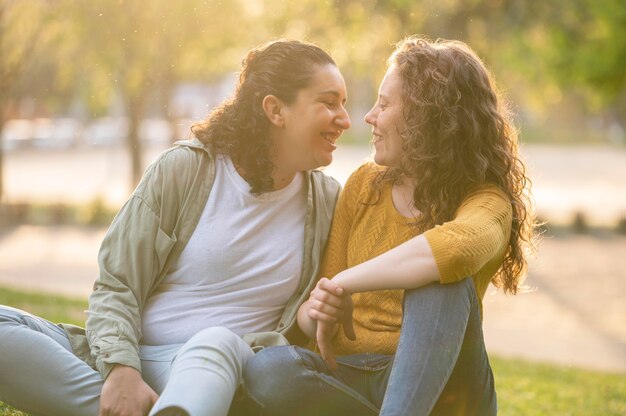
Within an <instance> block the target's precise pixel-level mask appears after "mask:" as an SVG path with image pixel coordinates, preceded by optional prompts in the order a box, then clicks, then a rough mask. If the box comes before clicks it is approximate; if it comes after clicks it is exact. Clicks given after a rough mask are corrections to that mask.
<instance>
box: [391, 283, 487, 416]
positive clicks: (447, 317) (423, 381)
mask: <svg viewBox="0 0 626 416" xmlns="http://www.w3.org/2000/svg"><path fill="white" fill-rule="evenodd" d="M480 327H481V318H480V306H479V303H478V299H477V296H476V291H475V289H474V284H473V281H472V280H471V279H470V278H466V279H464V280H462V281H460V282H457V283H452V284H446V285H441V284H432V285H428V286H425V287H422V288H419V289H414V290H409V291H406V293H405V299H404V311H403V320H402V330H401V334H400V341H399V343H398V348H397V351H396V355H395V358H394V363H393V367H392V369H391V373H390V376H389V383H388V385H387V391H386V393H385V398H384V401H383V405H382V409H381V413H380V414H381V415H382V416H391V415H394V416H397V415H429V414H434V413H431V412H433V411H436V413H440V414H456V413H454V411H455V410H454V409H455V408H458V407H463V406H468V405H469V408H467V409H465V410H466V411H464V412H461V413H460V414H463V415H472V414H480V415H483V414H484V415H489V414H492V413H474V412H469V410H470V408H472V409H474V408H476V407H477V406H479V405H480V404H481V403H483V402H485V401H486V402H488V404H487V405H485V406H483V407H482V408H485V407H486V408H490V409H491V408H494V406H495V391H494V390H493V376H492V375H491V369H490V368H489V362H488V360H486V357H487V355H486V352H485V346H484V340H483V338H482V330H480ZM477 357H478V358H477ZM457 362H458V363H459V364H463V365H462V366H461V367H459V368H460V369H457ZM455 370H456V375H457V376H456V377H454V378H451V375H452V374H453V372H454V371H455ZM468 375H475V376H476V378H474V379H466V378H465V377H467V376H468ZM449 380H450V381H453V380H454V383H453V384H452V385H450V386H448V382H449ZM468 386H476V388H475V389H473V390H472V393H475V390H478V391H480V392H481V394H482V396H480V399H477V398H476V397H475V396H474V397H471V396H468V395H459V394H456V393H455V392H456V391H457V390H456V389H458V391H459V392H463V391H465V390H464V389H465V388H466V387H468ZM444 392H446V393H447V394H442V393H444ZM461 396H463V397H461ZM483 396H484V397H483ZM444 399H445V400H444ZM465 400H469V401H470V403H465ZM472 401H474V402H476V401H478V402H480V403H478V404H477V403H473V402H472Z"/></svg>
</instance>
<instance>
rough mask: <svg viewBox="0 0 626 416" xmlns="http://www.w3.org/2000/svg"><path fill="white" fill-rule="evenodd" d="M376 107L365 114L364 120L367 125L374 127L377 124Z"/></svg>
mask: <svg viewBox="0 0 626 416" xmlns="http://www.w3.org/2000/svg"><path fill="white" fill-rule="evenodd" d="M375 109H376V106H374V107H372V108H371V109H370V111H368V112H367V114H365V117H364V120H365V122H366V123H367V124H369V125H371V126H373V125H374V124H375V123H376V114H375Z"/></svg>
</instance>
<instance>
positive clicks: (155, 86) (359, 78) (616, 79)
mask: <svg viewBox="0 0 626 416" xmlns="http://www.w3.org/2000/svg"><path fill="white" fill-rule="evenodd" d="M409 34H424V35H428V36H430V37H432V38H437V37H443V38H448V39H460V40H463V41H466V42H467V43H468V44H469V45H470V46H472V47H473V48H474V49H475V50H476V51H477V52H478V54H479V55H480V56H481V57H483V59H484V61H485V62H486V64H487V65H488V67H489V68H490V69H491V70H492V71H493V73H494V75H495V78H496V79H497V81H498V83H499V87H500V89H501V90H502V92H503V93H504V95H505V96H506V97H507V98H508V99H509V100H510V102H511V105H512V107H513V109H514V110H515V113H516V125H517V126H518V128H519V129H520V137H521V142H522V154H523V156H524V158H525V160H526V161H527V164H528V168H529V173H530V176H531V178H532V180H533V183H534V185H533V189H534V195H535V200H536V208H537V211H538V213H539V215H540V217H541V218H542V219H543V220H544V221H546V226H545V227H544V230H545V231H546V233H545V236H544V239H543V242H542V243H541V245H540V246H539V253H538V255H537V257H536V258H535V259H534V260H532V261H531V267H530V274H529V278H528V284H529V286H531V287H532V288H533V289H534V290H533V291H531V292H530V293H526V294H522V295H520V296H517V297H515V298H513V297H505V296H503V295H502V294H500V293H498V294H492V293H489V294H488V295H487V297H486V299H485V333H486V338H487V344H488V348H489V350H490V351H491V352H494V353H495V354H498V355H500V356H521V357H526V358H529V359H532V360H537V361H548V362H556V363H559V364H563V365H568V366H577V367H585V368H593V369H600V370H605V371H611V372H618V373H626V323H625V322H626V302H625V300H624V294H625V293H626V263H624V259H625V258H626V237H625V235H626V138H625V136H626V134H625V129H626V4H624V2H623V0H571V1H569V2H562V1H559V0H543V1H525V0H437V1H434V0H426V1H416V0H334V1H330V0H329V1H321V0H298V1H278V0H230V1H229V0H224V1H199V0H184V1H183V0H177V1H172V0H132V1H123V0H93V1H69V0H58V1H43V0H40V1H36V0H0V131H1V141H0V215H1V217H0V286H5V287H18V288H23V289H29V290H39V291H44V292H46V293H48V292H50V293H63V294H69V295H72V296H78V297H85V296H86V295H87V294H88V293H89V290H90V287H91V282H92V281H93V279H94V277H95V276H96V274H97V263H96V255H97V250H98V244H99V241H100V239H101V238H102V236H103V233H104V232H105V230H106V225H107V224H108V222H109V221H110V219H111V216H112V215H113V214H114V213H115V211H116V210H117V209H118V208H119V207H120V205H121V204H122V203H123V202H124V200H125V199H126V198H127V197H128V195H129V193H130V192H131V190H132V189H133V187H134V185H135V184H136V183H137V181H138V178H139V177H140V176H141V174H142V172H143V170H144V169H145V167H146V166H147V164H148V163H149V162H150V161H151V160H152V159H154V157H155V156H156V155H157V154H158V153H159V152H161V151H162V150H164V149H166V148H167V147H169V146H170V145H171V144H172V143H173V142H174V141H175V140H179V139H186V138H189V137H190V130H189V127H190V125H191V124H192V123H193V122H194V121H197V120H199V119H202V118H203V117H205V116H206V115H207V114H208V112H209V111H210V110H211V108H212V107H213V106H214V105H215V104H217V103H219V102H220V101H221V100H223V99H224V98H226V97H228V96H229V94H230V93H231V92H232V90H233V86H234V82H235V78H236V72H237V70H238V68H239V64H240V62H241V59H242V57H243V56H244V55H245V53H246V51H247V50H249V49H250V48H252V47H254V46H257V45H259V44H261V43H263V42H266V41H268V40H271V39H275V38H279V37H288V38H296V39H304V40H308V41H312V42H315V43H317V44H319V45H320V46H322V47H323V48H325V49H326V50H328V51H330V52H331V54H332V55H333V57H334V58H335V60H336V61H337V63H338V65H339V67H340V69H341V71H342V73H343V75H344V78H345V80H346V84H347V87H348V95H349V102H348V109H349V112H350V115H351V117H352V121H353V127H352V129H350V130H349V131H348V132H346V133H345V134H344V136H343V137H342V139H341V140H342V141H341V142H340V143H341V145H340V149H339V150H337V152H336V157H335V162H334V163H333V164H332V165H331V166H330V167H328V168H327V172H328V173H329V174H331V175H334V176H336V177H337V178H338V179H339V180H340V181H342V182H343V181H345V179H346V178H347V176H348V175H349V173H350V172H351V171H352V170H353V169H354V168H356V167H357V166H358V165H359V163H361V162H362V161H363V160H364V159H365V158H366V157H368V155H369V153H370V150H369V147H368V141H369V139H370V137H369V136H370V135H369V129H368V127H367V125H366V124H365V123H364V122H363V121H362V118H363V115H364V114H365V113H366V111H367V110H368V108H369V106H370V105H371V104H372V103H373V101H374V98H375V95H376V90H377V87H378V83H379V82H380V78H381V77H382V74H383V73H384V70H385V60H386V58H387V57H388V55H389V54H390V52H391V51H392V50H393V44H394V43H395V42H397V41H398V40H400V39H401V38H402V37H403V36H405V35H409ZM0 290H1V289H0ZM493 292H495V289H494V290H493Z"/></svg>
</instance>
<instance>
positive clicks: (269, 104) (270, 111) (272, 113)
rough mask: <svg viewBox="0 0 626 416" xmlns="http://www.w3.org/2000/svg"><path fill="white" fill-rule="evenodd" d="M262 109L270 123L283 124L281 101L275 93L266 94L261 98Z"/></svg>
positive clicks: (278, 125) (277, 125)
mask: <svg viewBox="0 0 626 416" xmlns="http://www.w3.org/2000/svg"><path fill="white" fill-rule="evenodd" d="M262 105H263V111H264V112H265V115H266V116H267V118H268V119H269V121H270V123H272V124H273V125H275V126H276V127H282V126H284V125H285V118H284V117H283V108H284V105H283V102H282V101H281V100H280V99H279V98H278V97H276V96H275V95H266V96H265V98H263V104H262Z"/></svg>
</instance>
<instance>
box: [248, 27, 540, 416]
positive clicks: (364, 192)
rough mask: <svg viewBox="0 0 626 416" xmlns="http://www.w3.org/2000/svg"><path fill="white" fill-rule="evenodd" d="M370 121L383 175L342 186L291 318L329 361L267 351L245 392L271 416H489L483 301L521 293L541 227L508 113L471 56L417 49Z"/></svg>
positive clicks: (366, 172)
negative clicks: (312, 278) (311, 276)
mask: <svg viewBox="0 0 626 416" xmlns="http://www.w3.org/2000/svg"><path fill="white" fill-rule="evenodd" d="M365 121H366V122H367V123H368V124H370V125H371V126H372V133H373V144H374V147H375V154H374V163H371V162H370V163H366V164H365V165H363V166H361V167H360V168H359V169H358V170H357V171H355V172H354V173H353V174H352V176H351V177H350V179H349V180H348V182H347V184H346V186H345V189H344V190H343V192H342V194H341V196H340V198H339V202H338V204H337V209H336V211H335V215H334V219H333V225H332V229H331V235H330V238H329V244H328V246H327V248H326V252H325V255H324V260H323V263H322V268H321V271H320V277H322V278H321V279H320V281H319V282H318V284H317V286H316V288H315V289H314V290H313V291H312V293H311V295H310V298H309V300H308V301H307V302H305V303H304V304H303V305H302V307H301V308H300V310H299V313H298V323H299V324H300V327H301V329H302V330H303V332H304V333H306V334H307V335H309V337H310V338H311V339H314V340H316V341H317V347H318V348H319V351H320V353H321V355H318V354H316V353H315V352H313V351H309V350H307V349H304V348H299V347H291V346H290V347H275V348H269V349H266V350H264V351H262V352H260V353H259V354H257V355H256V356H255V357H254V358H253V359H252V360H251V361H249V362H248V367H247V369H246V371H245V384H244V385H245V388H246V390H247V391H248V394H249V395H250V396H251V397H252V398H253V399H254V401H255V402H256V403H257V404H258V405H259V406H260V407H261V408H262V409H263V410H260V411H265V412H266V413H267V414H271V415H294V414H298V415H318V414H324V415H346V414H359V415H377V414H379V412H380V414H381V415H385V416H388V415H428V414H438V415H480V416H484V415H493V414H496V412H497V403H496V394H495V388H494V380H493V374H492V371H491V368H490V365H489V360H488V357H487V354H486V351H485V345H484V340H483V334H482V298H483V296H484V295H485V292H486V290H487V286H488V285H489V283H493V284H494V285H495V286H497V287H500V288H502V289H503V290H504V291H505V292H506V293H516V292H517V291H518V288H519V287H520V284H521V281H522V277H523V275H524V272H525V270H526V254H527V251H528V249H532V248H533V230H534V225H535V224H534V217H533V214H532V212H531V204H530V200H529V193H528V191H529V181H528V178H527V176H526V174H525V169H524V165H523V163H522V162H521V160H520V159H519V157H518V150H517V135H516V130H515V129H514V128H513V126H512V124H511V121H510V116H509V114H508V112H507V111H506V108H505V106H504V104H503V102H502V100H501V99H500V98H499V96H498V94H497V90H496V87H495V84H494V82H493V79H492V77H491V75H490V74H489V72H488V71H487V69H486V68H485V66H484V65H483V63H482V62H481V60H480V59H479V58H478V57H477V56H476V54H475V53H474V52H473V51H472V50H471V49H470V48H469V47H468V46H467V45H465V44H464V43H462V42H458V41H445V40H438V41H430V40H428V39H426V38H422V37H409V38H407V39H405V40H403V41H401V42H400V43H399V44H398V45H397V47H396V50H395V51H394V53H393V54H392V55H391V57H390V58H389V67H388V71H387V73H386V75H385V77H384V79H383V81H382V83H381V85H380V89H379V94H378V100H377V102H376V104H375V105H374V107H373V108H372V109H371V110H370V111H369V113H368V114H367V115H366V116H365ZM328 278H332V280H329V279H328ZM340 329H342V330H340ZM335 354H337V358H335ZM269 369H271V372H272V374H273V375H272V376H271V377H270V376H269V374H268V371H269ZM276 374H281V375H282V376H280V377H277V376H276Z"/></svg>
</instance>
